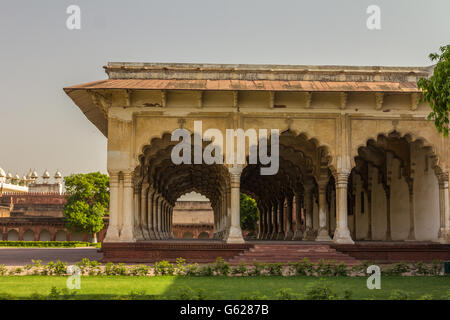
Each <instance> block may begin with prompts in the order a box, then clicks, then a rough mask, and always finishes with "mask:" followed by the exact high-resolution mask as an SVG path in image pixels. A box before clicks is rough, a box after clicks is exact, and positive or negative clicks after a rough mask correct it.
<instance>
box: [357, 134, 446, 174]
mask: <svg viewBox="0 0 450 320" xmlns="http://www.w3.org/2000/svg"><path fill="white" fill-rule="evenodd" d="M392 137H395V138H399V139H405V140H406V141H407V142H408V143H409V144H412V143H418V145H419V146H420V148H426V149H428V150H429V154H430V155H431V160H432V167H433V169H434V170H435V172H436V174H440V173H442V172H443V171H445V169H446V168H445V166H444V167H443V166H442V162H441V158H442V156H441V155H440V154H439V151H438V148H437V147H436V146H435V145H434V144H432V143H431V142H429V141H428V140H427V139H426V138H424V137H422V136H420V135H418V134H415V133H414V132H412V131H408V132H401V131H399V130H397V129H392V130H388V131H386V132H379V133H377V134H376V135H371V136H368V137H367V139H366V140H365V141H364V142H362V143H359V144H357V145H354V146H353V147H352V153H351V155H350V160H351V166H352V168H355V167H356V158H358V156H359V155H360V152H361V149H363V148H367V147H368V146H369V145H370V144H371V143H377V142H378V141H379V140H380V139H382V138H392Z"/></svg>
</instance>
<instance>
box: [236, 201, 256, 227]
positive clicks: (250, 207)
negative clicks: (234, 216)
mask: <svg viewBox="0 0 450 320" xmlns="http://www.w3.org/2000/svg"><path fill="white" fill-rule="evenodd" d="M239 200H240V204H241V211H240V212H241V228H242V229H243V230H246V231H248V232H249V234H255V232H256V229H257V226H256V223H257V221H258V209H257V207H256V201H255V200H254V199H252V198H250V197H249V196H247V195H246V194H243V193H241V196H240V199H239Z"/></svg>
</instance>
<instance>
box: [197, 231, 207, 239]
mask: <svg viewBox="0 0 450 320" xmlns="http://www.w3.org/2000/svg"><path fill="white" fill-rule="evenodd" d="M198 239H209V233H208V232H205V231H203V232H200V233H199V235H198Z"/></svg>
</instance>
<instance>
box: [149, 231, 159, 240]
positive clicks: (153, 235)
mask: <svg viewBox="0 0 450 320" xmlns="http://www.w3.org/2000/svg"><path fill="white" fill-rule="evenodd" d="M148 238H149V239H150V240H155V239H157V238H156V234H155V232H154V231H153V230H151V229H148Z"/></svg>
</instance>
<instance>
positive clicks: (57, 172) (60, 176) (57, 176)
mask: <svg viewBox="0 0 450 320" xmlns="http://www.w3.org/2000/svg"><path fill="white" fill-rule="evenodd" d="M61 178H62V174H61V172H59V170H56V173H55V179H61Z"/></svg>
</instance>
